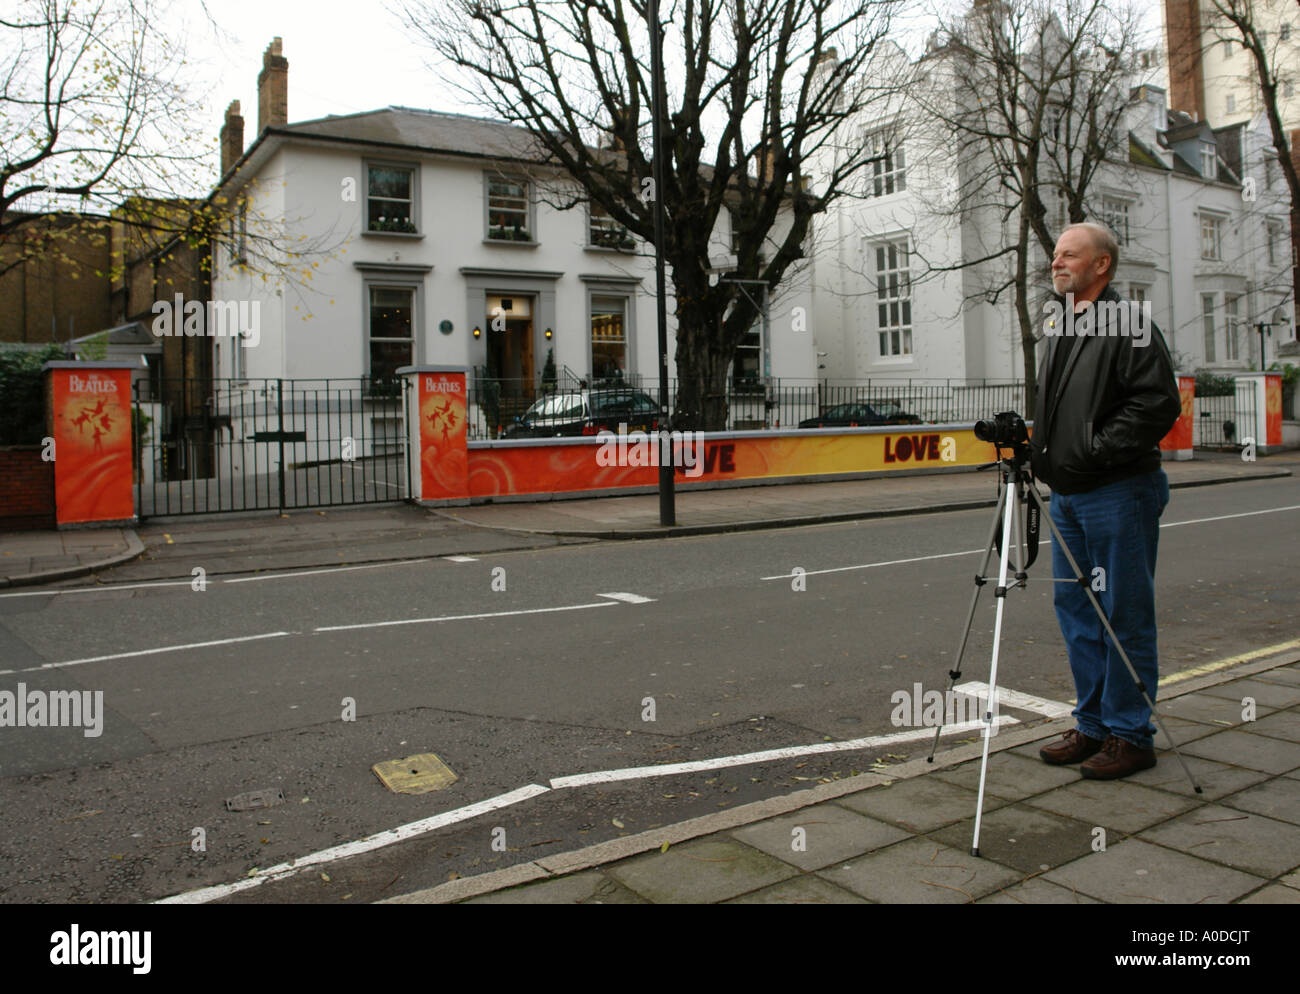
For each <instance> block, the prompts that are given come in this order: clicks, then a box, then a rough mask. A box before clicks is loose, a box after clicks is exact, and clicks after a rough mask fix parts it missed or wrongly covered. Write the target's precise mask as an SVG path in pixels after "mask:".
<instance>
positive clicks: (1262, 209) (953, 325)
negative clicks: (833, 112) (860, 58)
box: [814, 50, 1295, 381]
mask: <svg viewBox="0 0 1300 994" xmlns="http://www.w3.org/2000/svg"><path fill="white" fill-rule="evenodd" d="M888 58H892V59H895V60H897V59H900V58H906V56H905V55H903V54H902V52H901V50H895V52H894V53H893V54H892V55H891V56H888ZM925 69H926V72H925V73H924V74H923V75H920V78H919V80H918V83H917V85H927V86H931V87H933V86H936V85H939V84H938V83H937V82H936V81H941V80H943V79H945V78H949V77H947V76H946V75H945V73H944V71H943V69H942V67H937V68H936V67H925ZM956 85H963V84H962V83H961V81H957V84H956ZM966 85H968V84H966ZM916 95H917V91H916V90H912V91H910V94H909V97H907V98H903V97H900V98H899V99H898V100H896V101H895V105H894V107H893V108H891V111H892V113H889V114H884V115H880V116H877V117H875V118H873V119H872V120H870V121H857V122H852V123H851V124H848V125H846V135H848V136H849V137H848V140H849V141H856V142H870V143H873V144H875V145H876V146H877V147H878V148H879V149H880V150H881V158H880V160H879V161H877V162H876V163H875V164H874V167H873V171H872V172H870V173H868V174H866V175H865V176H864V177H863V187H862V189H861V191H860V193H861V196H860V197H859V198H856V199H843V200H839V201H837V202H836V203H835V205H834V206H833V207H832V209H831V211H830V212H829V213H828V214H827V215H826V216H825V218H823V219H822V221H821V223H820V225H819V228H818V233H817V239H816V246H815V280H814V286H815V289H814V295H815V296H814V308H815V311H814V313H815V316H816V322H815V335H816V340H817V348H818V349H819V350H820V351H821V352H824V353H825V354H826V355H825V358H824V359H823V360H822V361H823V363H824V365H825V367H826V369H825V370H824V371H823V375H826V376H830V377H844V378H855V379H862V378H866V377H872V378H880V377H893V378H909V377H910V378H916V377H921V378H929V379H954V380H966V381H971V380H982V379H985V378H993V379H997V380H1004V381H1005V380H1018V379H1022V378H1023V362H1022V357H1021V349H1020V344H1019V338H1020V330H1019V325H1018V322H1017V320H1016V314H1015V309H1014V294H1013V291H1012V290H1011V289H1010V287H1009V285H1008V281H1009V279H1010V277H1011V271H1012V265H1013V257H1011V256H1007V257H1005V258H1003V259H1000V260H995V261H993V262H990V263H986V264H982V265H972V266H970V267H969V268H954V267H960V266H961V265H962V264H963V263H964V262H969V261H971V260H978V259H980V258H983V257H985V256H986V255H988V254H989V253H990V252H991V251H992V250H995V249H997V248H999V247H1001V246H1005V245H1008V244H1010V243H1011V242H1012V241H1013V240H1014V231H1010V230H1003V227H1002V225H1003V223H1007V222H1004V221H1003V220H1002V218H1003V217H1007V216H1008V215H1007V214H1006V213H1005V212H1003V211H1001V210H995V209H993V208H992V206H990V207H989V208H988V209H984V210H982V211H977V212H973V213H970V212H968V213H965V214H961V215H958V214H953V213H944V212H943V210H942V208H943V207H944V206H945V205H948V204H951V202H952V201H953V199H954V196H955V193H956V184H957V177H958V176H959V174H961V173H962V172H963V171H978V170H980V169H984V168H987V164H986V163H983V162H980V161H964V162H957V161H954V158H955V156H954V152H953V148H954V146H955V142H954V141H953V139H952V137H951V135H950V133H948V131H947V129H945V128H944V127H943V126H942V125H940V124H939V123H938V122H937V121H934V120H927V119H926V116H925V114H924V113H923V112H922V111H921V110H920V109H919V107H920V104H921V103H922V102H923V101H918V100H917V99H916ZM1124 116H1125V120H1124V123H1123V125H1122V127H1123V129H1124V130H1126V131H1127V132H1128V146H1129V156H1128V161H1126V162H1119V163H1113V164H1109V165H1107V166H1106V167H1105V168H1104V169H1103V170H1102V171H1101V172H1100V173H1099V175H1098V176H1097V177H1096V179H1095V180H1094V181H1093V183H1092V184H1091V186H1090V189H1089V198H1088V200H1089V204H1088V207H1089V213H1090V215H1091V216H1092V217H1093V218H1095V219H1096V220H1098V221H1101V222H1102V223H1105V224H1107V225H1109V226H1110V227H1111V228H1112V229H1113V230H1115V231H1116V233H1117V235H1118V237H1119V241H1120V261H1119V267H1118V270H1117V272H1116V274H1115V278H1114V285H1115V287H1116V289H1117V290H1118V291H1119V292H1120V293H1121V294H1122V295H1124V296H1127V297H1130V298H1132V299H1137V300H1144V301H1148V302H1149V303H1150V304H1151V307H1152V317H1153V319H1154V320H1155V323H1156V324H1157V325H1158V326H1159V327H1160V329H1161V330H1162V332H1163V333H1164V335H1165V338H1166V341H1167V342H1168V344H1169V346H1170V349H1171V350H1172V351H1173V352H1174V354H1175V361H1176V363H1177V364H1178V366H1179V368H1180V370H1183V371H1187V372H1191V371H1192V370H1193V369H1198V368H1208V369H1211V370H1214V371H1216V372H1222V373H1231V372H1234V371H1245V370H1249V369H1258V368H1259V336H1258V335H1257V334H1256V333H1255V327H1256V325H1258V324H1259V323H1261V322H1269V321H1273V320H1275V318H1276V317H1277V316H1278V315H1281V314H1283V313H1284V312H1285V311H1286V310H1288V309H1289V305H1288V301H1289V296H1290V292H1289V279H1290V272H1289V266H1290V253H1289V239H1290V233H1289V226H1288V218H1287V208H1286V201H1285V199H1284V198H1285V195H1286V194H1285V189H1284V186H1283V185H1282V184H1281V183H1280V181H1279V179H1278V178H1277V177H1275V176H1273V177H1266V176H1265V163H1266V162H1267V159H1268V157H1267V156H1266V155H1265V154H1264V153H1265V144H1266V140H1267V131H1266V125H1265V124H1264V123H1263V122H1262V120H1260V119H1256V120H1255V121H1253V122H1251V123H1250V124H1249V125H1241V126H1238V127H1236V128H1231V129H1221V130H1220V131H1218V132H1216V131H1213V130H1211V128H1210V127H1209V126H1208V125H1206V124H1204V123H1201V124H1198V123H1196V122H1194V121H1192V120H1191V119H1190V118H1188V117H1187V116H1186V115H1183V114H1178V113H1175V112H1170V111H1169V110H1168V108H1167V107H1166V103H1165V94H1164V91H1163V90H1162V89H1161V88H1159V87H1155V86H1150V85H1146V86H1138V87H1134V88H1133V90H1132V92H1131V94H1130V97H1129V101H1128V105H1127V107H1126V110H1125V115H1124ZM900 136H901V137H900ZM814 168H815V172H814V182H815V180H816V176H817V175H818V174H819V173H821V172H822V171H823V170H818V169H816V167H814ZM1045 199H1046V198H1045ZM1054 206H1055V208H1056V210H1055V211H1054V212H1053V211H1052V208H1053V207H1054ZM1048 209H1049V217H1048V226H1049V228H1050V229H1051V230H1053V231H1055V232H1058V233H1059V232H1060V231H1061V230H1062V229H1063V228H1064V227H1065V225H1066V223H1067V222H1068V216H1067V212H1066V204H1065V201H1064V199H1063V198H1060V199H1059V200H1058V201H1057V203H1056V204H1052V203H1050V202H1049V203H1048ZM1053 213H1054V214H1055V216H1051V215H1052V214H1053ZM1009 216H1010V217H1011V218H1012V221H1011V222H1010V223H1014V214H1011V215H1009ZM1035 255H1036V258H1035V263H1034V268H1033V269H1031V272H1037V273H1040V274H1041V279H1040V280H1039V282H1040V283H1041V286H1042V290H1043V293H1044V295H1046V294H1047V293H1048V292H1050V283H1049V282H1048V278H1047V277H1048V264H1049V261H1050V260H1048V259H1047V258H1046V256H1044V255H1042V254H1041V253H1038V252H1037V251H1036V253H1035ZM997 285H1003V286H1005V287H1007V288H1006V290H1005V292H1003V294H1002V296H1001V297H1000V299H999V300H998V301H997V303H996V304H991V303H988V302H987V301H986V300H984V299H982V291H985V290H986V289H987V288H988V287H991V286H997ZM1032 313H1033V310H1032V309H1031V314H1032ZM1294 335H1295V329H1294V327H1292V326H1290V325H1286V326H1284V331H1283V338H1282V339H1281V340H1285V338H1292V339H1293V338H1294ZM1281 340H1280V339H1279V334H1278V329H1277V328H1275V329H1274V333H1273V336H1272V338H1270V339H1268V340H1267V343H1266V344H1267V355H1266V360H1267V362H1272V361H1273V360H1274V359H1275V358H1276V348H1277V345H1278V344H1280V343H1281Z"/></svg>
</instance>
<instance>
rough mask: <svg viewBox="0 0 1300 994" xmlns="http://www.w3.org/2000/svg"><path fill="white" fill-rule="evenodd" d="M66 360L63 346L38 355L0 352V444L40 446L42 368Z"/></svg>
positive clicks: (43, 399) (42, 397) (43, 393)
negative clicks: (51, 361)
mask: <svg viewBox="0 0 1300 994" xmlns="http://www.w3.org/2000/svg"><path fill="white" fill-rule="evenodd" d="M64 358H67V357H66V355H65V354H64V352H63V348H62V346H59V345H50V346H48V347H47V348H45V349H42V350H41V351H40V352H11V351H0V445H39V444H40V442H41V439H42V438H44V437H45V377H44V376H43V375H42V373H41V367H42V366H43V365H45V363H47V362H49V361H50V360H51V359H64Z"/></svg>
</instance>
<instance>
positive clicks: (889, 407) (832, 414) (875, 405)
mask: <svg viewBox="0 0 1300 994" xmlns="http://www.w3.org/2000/svg"><path fill="white" fill-rule="evenodd" d="M920 423H921V419H920V418H918V417H917V416H916V415H915V414H908V413H907V412H905V411H904V410H903V409H902V408H901V407H899V406H898V405H897V404H895V403H894V402H893V401H890V400H881V401H872V402H871V403H866V402H862V401H857V402H854V403H851V404H837V405H835V406H834V407H831V408H828V409H826V410H825V411H823V412H822V413H821V414H820V415H818V416H817V417H815V418H805V419H804V420H803V421H800V422H799V427H800V428H868V427H874V426H876V425H919V424H920Z"/></svg>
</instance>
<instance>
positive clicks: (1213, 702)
mask: <svg viewBox="0 0 1300 994" xmlns="http://www.w3.org/2000/svg"><path fill="white" fill-rule="evenodd" d="M1243 696H1244V695H1243ZM1156 710H1157V711H1159V712H1160V714H1161V716H1162V717H1163V716H1164V715H1174V716H1175V717H1178V718H1185V719H1187V720H1188V721H1199V722H1202V723H1203V724H1206V725H1216V726H1218V727H1220V728H1236V727H1237V726H1238V725H1241V724H1244V722H1243V721H1242V718H1241V698H1240V697H1238V698H1237V699H1236V700H1235V701H1234V700H1231V699H1228V698H1224V697H1222V696H1215V695H1213V694H1206V693H1205V692H1204V691H1201V692H1198V693H1195V694H1184V695H1183V696H1182V697H1174V698H1171V699H1170V700H1167V701H1156ZM1275 710H1276V708H1273V707H1270V706H1269V705H1267V704H1264V703H1262V702H1258V701H1257V702H1256V704H1255V717H1256V718H1259V717H1261V716H1263V715H1265V714H1272V713H1273V712H1274V711H1275ZM1170 734H1173V729H1170Z"/></svg>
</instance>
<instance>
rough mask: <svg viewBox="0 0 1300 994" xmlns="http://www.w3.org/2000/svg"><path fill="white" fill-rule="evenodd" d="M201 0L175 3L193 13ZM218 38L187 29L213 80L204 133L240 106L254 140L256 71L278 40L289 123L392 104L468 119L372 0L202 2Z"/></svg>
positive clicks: (415, 43)
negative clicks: (284, 62) (268, 48)
mask: <svg viewBox="0 0 1300 994" xmlns="http://www.w3.org/2000/svg"><path fill="white" fill-rule="evenodd" d="M198 2H199V0H182V5H183V6H192V7H195V8H197V7H198ZM207 10H208V13H209V14H210V15H211V17H212V19H213V20H214V21H215V22H216V24H217V25H218V26H219V27H220V29H221V31H222V33H223V35H217V33H216V32H214V31H212V30H211V29H209V28H208V27H207V26H206V25H204V24H202V23H201V21H198V22H195V21H191V22H189V27H190V38H189V44H190V50H191V54H192V55H195V56H197V60H196V61H198V62H199V63H200V66H199V67H198V68H200V71H201V72H202V75H203V76H204V78H206V79H208V80H210V81H211V95H210V98H209V99H210V104H211V107H210V114H211V116H210V117H209V118H208V120H207V126H208V128H209V130H210V131H211V133H212V134H213V135H216V134H217V132H218V131H219V130H220V128H221V123H222V120H223V119H224V116H225V110H226V107H227V106H228V105H229V103H230V101H231V100H238V101H240V104H241V109H242V111H243V115H244V121H245V125H244V136H245V139H246V140H247V142H249V143H251V142H252V140H253V138H254V137H256V134H257V74H258V73H259V72H261V70H262V53H263V52H264V51H266V46H267V45H269V44H270V43H271V39H272V38H274V37H276V36H277V35H278V36H280V37H281V38H283V39H284V57H285V58H286V59H288V60H289V120H290V121H306V120H310V119H311V118H315V117H325V116H326V115H328V114H352V113H356V112H358V111H365V110H375V109H376V108H379V107H387V106H389V105H390V104H402V105H405V106H408V107H424V108H428V109H431V110H444V111H457V112H462V113H464V112H469V113H474V112H475V111H474V108H471V107H467V106H465V105H464V104H463V103H462V102H461V101H460V100H459V99H458V97H457V95H456V94H455V93H453V92H452V91H451V89H450V88H449V87H447V86H446V85H444V84H441V83H440V80H439V79H438V76H437V74H436V73H435V72H433V71H431V70H429V69H427V68H426V67H425V65H424V62H425V60H426V59H427V58H428V57H429V55H430V53H429V51H428V49H427V48H425V47H423V46H422V45H421V43H420V41H419V40H418V39H417V38H416V37H415V36H414V35H412V34H411V33H410V31H409V30H408V29H404V28H403V26H402V25H401V23H400V22H399V21H398V19H397V18H396V17H395V16H394V15H392V14H391V13H389V12H388V10H387V9H386V8H385V5H384V4H383V3H381V2H378V0H362V2H360V3H358V2H356V0H351V2H341V0H207Z"/></svg>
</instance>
